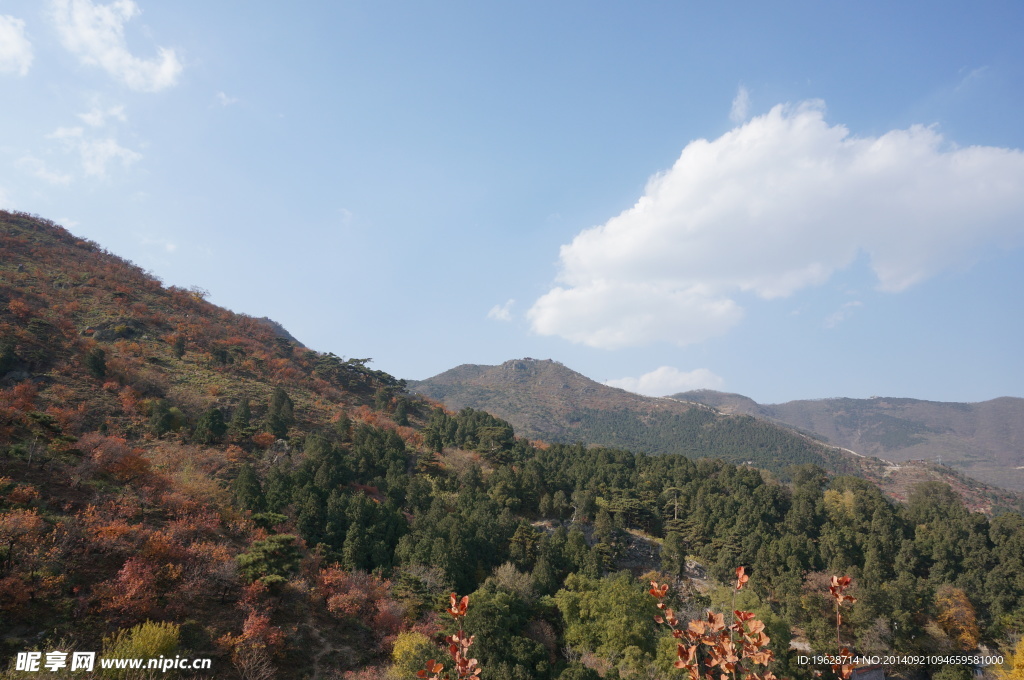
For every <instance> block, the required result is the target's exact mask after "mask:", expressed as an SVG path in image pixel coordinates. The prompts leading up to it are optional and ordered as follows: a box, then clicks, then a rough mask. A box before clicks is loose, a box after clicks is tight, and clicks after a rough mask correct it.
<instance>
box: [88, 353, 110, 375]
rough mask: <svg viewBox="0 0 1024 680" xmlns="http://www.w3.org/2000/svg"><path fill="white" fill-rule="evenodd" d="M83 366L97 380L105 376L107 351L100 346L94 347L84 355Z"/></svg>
mask: <svg viewBox="0 0 1024 680" xmlns="http://www.w3.org/2000/svg"><path fill="white" fill-rule="evenodd" d="M85 367H86V368H87V369H89V373H90V374H92V377H94V378H96V379H97V380H103V379H104V378H105V377H107V353H106V352H104V351H103V348H102V347H94V348H93V349H91V350H90V351H89V353H88V354H86V355H85Z"/></svg>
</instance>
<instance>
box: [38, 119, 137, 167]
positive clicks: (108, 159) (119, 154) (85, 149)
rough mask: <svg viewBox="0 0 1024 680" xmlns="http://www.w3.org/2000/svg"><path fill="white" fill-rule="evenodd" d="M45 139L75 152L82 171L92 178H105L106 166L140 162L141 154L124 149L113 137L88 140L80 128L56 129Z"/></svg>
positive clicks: (125, 165)
mask: <svg viewBox="0 0 1024 680" xmlns="http://www.w3.org/2000/svg"><path fill="white" fill-rule="evenodd" d="M47 137H48V138H50V139H56V140H58V141H60V142H61V143H63V144H64V147H65V148H66V149H67V150H69V151H73V152H77V153H78V155H79V157H80V158H81V161H82V169H83V170H84V171H85V174H86V175H89V176H92V177H106V175H107V166H108V165H110V164H111V163H113V162H120V164H121V166H122V167H125V168H127V167H129V166H130V165H132V164H133V163H136V162H138V161H140V160H142V154H140V153H138V152H136V151H132V150H131V149H126V148H125V147H123V146H121V145H120V144H118V142H117V140H116V139H114V138H113V137H106V138H89V137H87V136H86V135H85V131H84V130H83V129H82V128H80V127H72V128H65V127H62V128H57V130H56V131H54V132H53V133H51V134H49V135H47Z"/></svg>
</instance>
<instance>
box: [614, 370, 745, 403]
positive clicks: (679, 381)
mask: <svg viewBox="0 0 1024 680" xmlns="http://www.w3.org/2000/svg"><path fill="white" fill-rule="evenodd" d="M605 385H610V386H612V387H619V388H621V389H624V390H628V391H629V392H636V393H637V394H646V395H647V396H650V397H663V396H665V395H669V394H676V393H678V392H688V391H690V390H701V389H708V390H721V389H722V388H723V387H724V386H725V380H723V379H722V377H721V376H719V375H716V374H714V373H712V372H711V371H709V370H708V369H706V368H697V369H694V370H692V371H680V370H679V369H678V368H674V367H672V366H661V367H659V368H656V369H654V370H653V371H651V372H650V373H644V374H643V375H642V376H640V377H639V378H618V379H616V380H608V381H606V382H605Z"/></svg>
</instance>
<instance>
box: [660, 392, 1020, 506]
mask: <svg viewBox="0 0 1024 680" xmlns="http://www.w3.org/2000/svg"><path fill="white" fill-rule="evenodd" d="M672 398H674V399H682V400H686V401H695V402H698V403H702V404H706V405H708V406H711V407H713V408H716V409H718V410H719V411H721V412H723V413H729V414H745V415H751V416H755V417H758V418H764V419H768V420H771V421H774V422H777V423H781V424H785V425H788V426H790V427H793V428H797V429H798V430H801V431H804V432H808V433H813V435H814V436H816V437H820V438H821V439H822V440H824V441H827V442H828V443H830V444H834V445H835V446H841V447H843V448H846V449H850V450H852V451H856V452H857V453H860V454H863V455H867V456H876V457H879V458H885V459H887V460H891V461H894V462H905V461H910V460H928V461H933V462H940V463H944V464H947V465H951V466H953V467H955V468H957V469H958V470H960V471H962V472H963V473H965V474H967V475H969V476H971V477H974V478H976V479H979V480H981V481H983V482H987V483H989V484H994V485H996V486H1001V487H1003V488H1007V489H1014V490H1017V491H1024V399H1018V398H1014V397H1000V398H998V399H991V400H989V401H983V402H977V403H958V402H938V401H924V400H920V399H897V398H891V397H873V398H871V399H814V400H800V401H790V402H786V403H784V404H758V403H757V402H755V401H754V400H752V399H749V398H748V397H744V396H742V395H739V394H727V393H723V392H715V391H712V390H697V391H691V392H682V393H680V394H675V395H673V396H672Z"/></svg>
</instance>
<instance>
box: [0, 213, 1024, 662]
mask: <svg viewBox="0 0 1024 680" xmlns="http://www.w3.org/2000/svg"><path fill="white" fill-rule="evenodd" d="M0 253H2V258H0V640H2V644H3V650H2V651H3V658H2V660H0V663H2V664H4V665H7V664H8V660H10V661H11V665H10V667H8V669H7V670H6V671H4V670H2V667H0V677H2V678H19V677H37V676H38V673H31V672H27V673H22V672H19V671H17V670H15V669H14V667H13V658H14V657H15V655H16V654H17V653H18V652H24V651H28V650H33V649H36V650H40V651H43V652H46V651H50V650H55V649H62V650H65V651H67V650H70V649H76V650H96V651H100V650H103V653H106V654H114V653H115V652H118V653H123V654H126V655H127V656H145V655H146V654H148V653H153V654H154V655H155V653H154V652H153V650H159V653H160V654H165V655H167V656H175V655H179V656H182V657H200V658H206V657H209V658H211V659H212V663H213V666H212V670H211V671H209V672H206V673H205V674H204V673H193V674H181V673H179V677H209V678H218V679H221V678H244V679H270V678H287V679H292V678H294V679H296V680H299V679H304V678H352V679H356V678H361V679H363V680H371V679H381V680H383V679H384V678H391V679H395V678H399V679H401V678H414V677H416V672H417V671H418V670H419V669H422V668H424V665H425V664H426V663H427V662H428V661H429V660H431V659H439V658H442V657H444V656H445V652H442V651H439V643H440V642H441V640H442V639H443V636H444V635H445V634H450V633H452V632H453V630H452V625H453V624H452V622H451V619H450V618H442V616H441V613H442V612H443V611H444V608H445V607H446V606H448V602H449V595H450V593H451V592H453V591H455V592H457V593H459V594H460V595H466V594H468V595H469V596H470V600H469V601H470V606H469V610H468V615H467V616H466V619H465V627H466V630H467V631H468V632H469V633H472V634H474V635H475V636H476V637H475V642H474V644H473V647H472V654H473V656H475V657H476V658H477V659H478V661H479V664H480V665H481V666H482V667H483V669H484V671H483V675H482V677H483V678H493V679H498V678H502V679H505V678H508V679H511V680H529V679H537V680H549V679H551V680H554V679H558V680H580V679H591V680H592V679H593V678H597V677H605V678H676V677H683V672H682V671H681V670H679V669H676V668H674V667H673V665H672V664H673V661H674V660H675V658H676V657H675V654H676V642H675V640H674V638H672V637H671V635H670V634H669V633H668V631H667V630H664V629H659V628H658V627H656V625H655V623H654V621H653V616H654V614H655V613H656V612H657V610H656V609H655V608H654V599H653V598H651V597H650V595H648V594H647V588H648V581H649V580H652V579H654V580H658V581H659V582H671V583H672V584H673V586H674V587H673V589H672V593H673V594H672V595H671V598H672V606H673V607H674V608H675V609H676V611H677V612H678V613H679V615H680V616H693V617H698V616H702V615H703V614H704V611H705V610H706V609H707V608H709V607H711V608H713V609H715V610H716V611H723V610H725V609H726V608H730V607H732V606H733V604H735V606H736V607H739V608H742V609H745V610H750V611H754V612H756V613H757V614H758V615H759V618H760V619H761V620H763V621H765V623H766V624H767V629H766V630H767V634H768V635H769V637H770V638H771V642H770V646H771V649H772V651H773V652H774V656H775V659H776V660H775V661H774V662H773V666H772V669H773V671H774V672H775V673H776V675H778V676H785V677H790V678H800V679H806V680H810V678H811V677H812V672H813V671H816V670H820V671H822V672H824V673H825V674H830V673H831V671H830V670H829V669H828V668H827V667H820V668H812V667H810V666H808V665H806V664H799V663H797V661H796V654H797V652H796V651H795V650H794V649H791V647H790V641H791V639H793V638H796V639H798V640H799V641H800V642H801V644H807V645H810V647H811V648H812V649H814V650H816V651H819V652H834V651H836V645H835V636H836V629H835V627H834V626H835V615H834V612H833V611H832V609H831V605H830V603H829V600H828V599H827V592H828V585H827V584H828V582H829V576H830V575H833V574H848V575H850V576H852V577H853V579H854V583H855V594H856V595H857V597H858V601H857V602H856V604H854V605H853V606H852V608H850V609H849V610H848V611H847V612H846V613H844V616H843V624H842V631H841V633H842V636H843V638H844V640H846V641H850V642H852V643H853V645H854V646H855V647H856V649H857V650H858V651H859V652H861V653H865V654H870V653H886V652H892V651H898V652H901V653H922V654H949V653H957V652H959V651H970V650H976V649H977V648H978V646H979V645H981V644H985V645H988V646H989V647H990V648H992V649H997V650H1002V651H1003V652H1004V653H1006V654H1009V653H1010V652H1012V651H1013V649H1014V646H1015V645H1016V644H1017V642H1016V641H1017V640H1018V639H1019V637H1020V634H1021V633H1022V632H1024V517H1022V516H1021V515H1020V514H1017V513H1013V512H1006V513H1003V514H1000V515H998V516H988V515H985V514H981V513H973V512H970V511H969V510H967V508H966V507H965V506H964V505H963V503H962V502H961V500H960V498H959V497H958V496H957V495H956V494H955V493H954V492H953V491H952V490H951V489H950V487H949V486H947V485H944V484H938V483H925V484H921V485H918V486H917V487H915V488H914V489H912V490H910V491H909V497H908V502H907V503H905V504H898V503H894V502H892V501H891V500H889V499H887V498H886V497H885V496H884V495H883V493H882V492H881V491H880V489H879V488H878V487H877V486H875V485H873V484H871V483H870V482H868V481H865V480H863V479H859V478H855V477H850V476H843V475H835V474H830V473H829V472H828V471H826V470H825V469H823V468H822V467H820V466H818V465H814V464H808V463H804V464H798V465H795V466H790V467H787V468H785V469H783V470H780V474H778V475H774V474H767V473H762V472H760V471H759V470H757V469H754V468H752V467H750V466H748V465H739V466H737V465H735V464H734V463H732V462H727V461H723V460H720V459H719V458H716V457H715V456H716V455H717V454H718V450H702V449H701V448H700V446H701V445H700V444H699V443H695V444H693V447H694V448H693V450H692V451H690V453H692V454H694V455H695V456H698V458H697V459H694V458H691V457H687V456H683V455H679V454H668V455H660V456H649V455H645V454H643V453H635V452H630V451H627V450H624V449H614V448H606V447H585V446H583V445H580V444H564V443H558V444H550V445H549V444H544V443H541V442H533V443H531V442H530V441H529V440H527V439H525V438H522V437H519V436H517V433H516V432H515V431H514V429H513V427H512V425H510V424H509V423H508V422H506V421H504V420H501V419H500V418H498V417H495V416H494V415H491V414H488V413H486V412H483V411H478V410H473V409H463V410H460V411H458V412H451V411H445V410H444V409H443V408H441V407H439V406H438V405H435V404H432V403H430V402H427V401H424V400H422V399H420V398H414V397H412V396H410V395H409V394H408V393H407V392H406V390H405V385H404V383H403V381H401V380H398V379H396V378H394V377H392V376H390V375H388V374H386V373H383V372H380V371H375V370H373V369H371V368H369V366H368V362H369V360H367V359H342V358H339V357H336V356H333V355H330V354H320V353H318V352H315V351H313V350H310V349H306V348H303V347H301V346H299V345H298V344H297V343H295V342H292V341H289V340H288V339H287V338H285V337H281V336H280V335H279V334H276V333H274V332H273V330H272V329H271V328H270V327H268V325H267V324H266V323H265V322H263V321H261V320H259V319H253V318H251V317H246V316H243V315H238V314H234V313H232V312H229V311H227V310H224V309H220V308H217V307H215V306H213V305H211V304H209V303H208V302H206V301H205V300H204V299H203V295H202V292H201V291H189V290H181V289H177V288H173V287H171V288H166V287H164V286H162V285H161V284H160V282H159V281H157V280H156V279H154V278H153V277H151V276H149V275H147V274H146V273H145V272H143V271H141V270H140V269H139V268H138V267H135V266H134V265H132V264H131V263H128V262H126V261H124V260H121V259H119V258H117V257H115V256H112V255H110V254H109V253H106V252H104V251H103V250H102V249H101V248H100V247H99V246H97V245H96V244H92V243H89V242H86V241H81V240H79V239H76V238H75V237H74V236H72V235H70V234H69V233H67V232H66V231H64V230H63V229H61V228H59V227H57V226H55V225H53V224H52V223H49V222H46V221H45V220H40V219H38V218H34V217H30V216H26V215H21V214H12V213H0ZM684 425H686V421H684V422H683V424H682V425H681V426H684ZM698 429H699V428H698ZM726 441H728V440H726ZM795 462H797V463H800V462H801V461H795ZM781 479H784V480H786V481H779V480H781ZM645 547H646V548H652V549H649V550H646V551H645V550H644V548H645ZM740 565H744V566H746V567H747V571H748V572H749V573H750V574H751V578H750V582H749V587H748V589H746V590H744V591H743V592H742V593H740V594H739V596H738V597H737V600H736V602H735V603H733V602H732V601H731V600H730V596H729V592H728V588H726V587H723V586H721V585H720V584H721V583H723V582H727V581H728V580H730V579H731V578H733V577H734V574H735V571H734V569H735V567H737V566H740ZM157 624H160V625H157ZM156 643H159V644H156ZM966 672H967V671H966V668H965V667H952V666H951V667H948V668H942V667H940V666H939V665H936V664H931V665H929V664H914V665H910V664H907V665H896V666H892V667H890V668H888V669H887V673H889V675H890V676H893V675H899V676H903V677H907V678H911V677H913V678H925V677H930V676H932V675H933V674H937V673H943V674H944V675H943V677H944V678H946V677H949V678H953V677H957V678H964V680H966V676H964V673H966ZM48 675H49V676H50V677H81V676H82V674H81V673H66V674H62V673H48ZM167 675H168V677H171V676H173V673H169V674H167Z"/></svg>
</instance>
